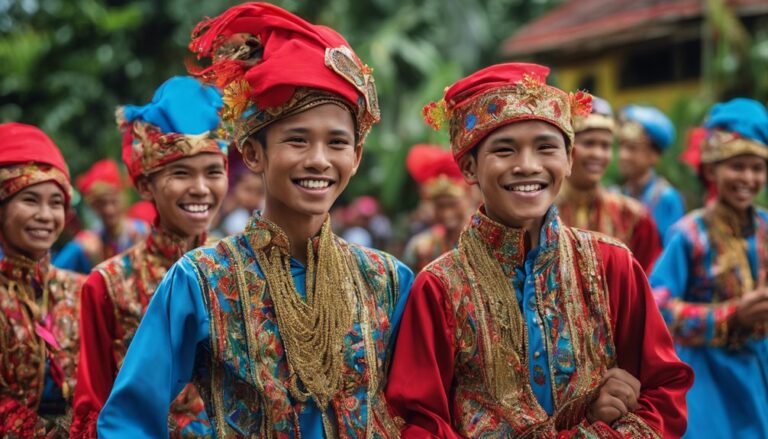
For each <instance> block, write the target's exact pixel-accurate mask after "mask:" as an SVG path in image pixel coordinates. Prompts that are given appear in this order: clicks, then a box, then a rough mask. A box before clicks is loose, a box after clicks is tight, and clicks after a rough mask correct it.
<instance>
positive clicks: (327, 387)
mask: <svg viewBox="0 0 768 439" xmlns="http://www.w3.org/2000/svg"><path fill="white" fill-rule="evenodd" d="M269 249H270V250H271V251H270V252H269V254H267V248H265V249H262V250H259V251H257V252H256V258H257V260H258V262H259V264H260V266H261V268H262V270H263V271H264V276H265V278H266V281H267V285H268V288H269V293H270V295H271V296H272V300H273V302H274V305H275V314H276V315H277V323H278V328H279V331H280V336H281V338H282V339H283V344H284V346H285V353H286V358H287V360H288V366H289V368H290V371H291V381H290V383H289V390H290V392H291V394H292V395H293V397H294V398H296V399H297V400H299V401H306V400H307V399H308V398H309V397H312V398H314V400H315V402H316V403H317V405H318V407H319V408H320V410H321V411H323V412H325V410H326V409H327V406H328V403H329V402H330V400H331V399H332V398H333V395H334V394H336V393H337V392H338V391H339V390H341V389H342V387H343V382H342V381H343V373H342V369H343V362H344V355H343V352H344V336H345V335H346V333H347V332H348V331H349V330H350V329H351V327H352V320H353V316H352V307H353V304H352V303H351V302H352V301H353V300H354V296H355V293H354V286H353V284H352V279H353V275H352V272H351V270H350V267H349V264H348V260H347V258H345V257H344V254H343V253H342V249H340V248H339V246H338V245H337V244H336V242H335V241H334V239H333V234H332V232H331V227H330V221H326V222H325V224H323V227H322V228H321V230H320V240H319V245H318V250H317V267H316V268H315V257H314V251H313V248H312V242H311V241H309V242H308V244H307V255H308V258H307V259H308V260H307V278H306V300H302V298H301V296H300V295H299V292H298V291H297V290H296V286H295V285H294V283H293V278H292V276H291V268H290V255H289V254H288V252H287V251H286V250H285V249H283V248H281V247H278V246H270V247H269ZM372 367H375V364H374V365H372ZM297 379H298V380H301V383H303V385H304V389H305V390H306V391H303V390H302V389H301V388H300V387H299V385H298V382H297Z"/></svg>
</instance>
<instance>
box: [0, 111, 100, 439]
mask: <svg viewBox="0 0 768 439" xmlns="http://www.w3.org/2000/svg"><path fill="white" fill-rule="evenodd" d="M70 197H71V187H70V185H69V169H68V168H67V165H66V163H65V162H64V157H63V156H62V155H61V152H60V151H59V149H58V147H57V146H56V145H55V144H54V143H53V142H52V141H51V139H50V138H48V136H46V135H45V134H44V133H43V132H42V131H40V130H39V129H38V128H36V127H33V126H30V125H25V124H20V123H4V124H0V245H2V249H3V252H4V256H3V257H2V259H0V437H4V438H6V437H7V438H31V437H65V436H66V434H67V430H68V428H69V420H68V417H67V416H66V414H67V412H68V410H69V407H70V403H71V398H72V391H73V390H74V387H75V368H76V365H77V349H78V331H77V317H78V306H79V299H78V293H79V291H80V288H81V287H82V285H83V282H84V281H85V277H84V276H82V275H79V274H76V273H74V272H70V271H66V270H61V269H58V268H55V267H54V266H52V265H51V258H50V249H51V246H52V245H53V243H54V242H56V239H57V238H58V237H59V235H60V234H61V231H62V230H63V229H64V223H65V221H66V214H67V210H68V209H69V201H70Z"/></svg>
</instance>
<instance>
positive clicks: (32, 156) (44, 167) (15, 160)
mask: <svg viewBox="0 0 768 439" xmlns="http://www.w3.org/2000/svg"><path fill="white" fill-rule="evenodd" d="M46 181H53V182H55V183H56V184H58V185H59V186H60V187H61V190H62V191H64V195H65V197H66V199H67V203H69V199H70V195H71V192H72V189H71V186H70V184H69V167H67V163H66V162H65V161H64V157H63V156H62V155H61V151H59V148H58V147H57V146H56V144H55V143H53V141H52V140H51V138H50V137H48V136H47V135H46V134H45V133H44V132H42V131H41V130H40V129H39V128H37V127H34V126H32V125H26V124H21V123H16V122H10V123H3V124H0V200H4V199H6V198H8V197H10V196H11V195H13V194H15V193H16V192H18V191H20V190H22V189H24V188H26V187H28V186H32V185H33V184H38V183H43V182H46Z"/></svg>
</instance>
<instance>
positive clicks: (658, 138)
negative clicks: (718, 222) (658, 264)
mask: <svg viewBox="0 0 768 439" xmlns="http://www.w3.org/2000/svg"><path fill="white" fill-rule="evenodd" d="M619 119H620V121H621V128H620V130H619V148H618V165H619V172H620V173H621V175H622V176H623V177H624V178H625V180H626V181H625V183H624V186H623V188H622V193H623V194H624V195H629V196H630V197H633V198H635V199H638V200H640V202H641V203H643V205H645V207H646V208H647V209H648V210H649V211H650V212H651V215H652V216H653V220H654V221H655V222H656V227H658V229H659V235H660V236H661V238H662V240H665V234H666V232H667V230H668V229H669V227H670V226H671V225H672V224H674V223H675V222H676V221H677V220H679V219H680V218H682V217H683V215H685V202H684V201H683V197H682V196H681V195H680V192H678V191H677V189H675V188H674V187H673V186H672V185H671V184H670V183H669V181H667V180H666V179H665V178H664V177H662V176H660V175H658V174H657V173H656V171H655V168H656V164H657V163H658V161H659V159H660V158H661V156H662V154H664V151H666V150H667V149H668V148H669V147H670V146H671V145H672V143H673V142H674V141H675V126H674V125H672V121H670V120H669V118H668V117H667V116H666V115H665V114H664V113H662V112H661V111H659V110H658V109H656V108H654V107H646V106H640V105H629V106H627V107H625V108H624V109H623V110H622V112H621V115H620V117H619Z"/></svg>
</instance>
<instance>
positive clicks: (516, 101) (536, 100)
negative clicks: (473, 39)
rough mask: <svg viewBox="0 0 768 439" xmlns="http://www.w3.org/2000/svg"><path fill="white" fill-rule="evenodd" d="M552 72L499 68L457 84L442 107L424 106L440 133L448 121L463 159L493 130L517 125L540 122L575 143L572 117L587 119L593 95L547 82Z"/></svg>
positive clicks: (454, 145) (521, 66) (521, 67)
mask: <svg viewBox="0 0 768 439" xmlns="http://www.w3.org/2000/svg"><path fill="white" fill-rule="evenodd" d="M548 74H549V69H548V68H547V67H544V66H540V65H537V64H525V63H508V64H497V65H494V66H491V67H487V68H485V69H483V70H480V71H478V72H475V73H473V74H472V75H470V76H468V77H466V78H464V79H462V80H460V81H458V82H456V83H455V84H453V85H452V86H451V87H450V88H448V90H446V92H445V96H444V98H443V100H442V101H440V102H439V103H435V102H433V103H431V104H429V105H427V106H426V107H424V119H425V120H426V121H427V123H428V124H430V125H432V126H433V127H434V128H435V129H439V128H440V127H441V126H442V124H443V123H444V122H446V121H447V122H448V124H449V130H450V135H451V149H452V150H453V156H454V158H455V159H456V160H458V159H459V158H460V157H461V156H463V155H464V154H465V153H466V152H467V151H469V150H471V149H472V148H474V147H475V146H476V145H477V144H478V143H479V142H480V141H481V140H483V139H484V138H485V137H486V136H487V135H488V134H490V133H491V132H492V131H494V130H496V129H497V128H500V127H502V126H505V125H508V124H510V123H513V122H519V121H524V120H541V121H544V122H548V123H550V124H552V125H554V126H556V127H557V128H559V129H560V130H561V131H562V132H563V134H564V135H565V136H566V139H567V144H568V146H569V147H570V145H572V144H573V118H574V116H586V115H588V114H589V112H590V110H591V102H592V97H591V96H590V95H589V94H587V93H584V92H578V93H576V94H570V95H569V94H568V93H566V92H564V91H562V90H560V89H558V88H556V87H553V86H550V85H547V84H546V82H545V81H546V79H547V75H548Z"/></svg>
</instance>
